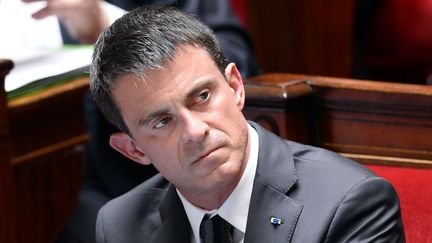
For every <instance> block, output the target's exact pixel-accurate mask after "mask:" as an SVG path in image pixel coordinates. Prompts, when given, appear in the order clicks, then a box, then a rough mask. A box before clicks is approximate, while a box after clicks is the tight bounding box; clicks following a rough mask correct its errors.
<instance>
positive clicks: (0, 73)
mask: <svg viewBox="0 0 432 243" xmlns="http://www.w3.org/2000/svg"><path fill="white" fill-rule="evenodd" d="M11 69H12V62H10V61H8V60H1V59H0V85H1V87H2V88H0V215H1V216H0V242H16V237H17V235H16V221H15V219H16V218H15V217H14V215H13V212H14V211H15V208H14V205H15V200H14V185H13V170H12V164H11V145H10V134H9V119H8V117H9V114H8V109H7V105H6V93H5V92H4V80H5V79H4V77H5V76H6V75H7V74H8V73H9V71H10V70H11Z"/></svg>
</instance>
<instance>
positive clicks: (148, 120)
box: [138, 109, 169, 127]
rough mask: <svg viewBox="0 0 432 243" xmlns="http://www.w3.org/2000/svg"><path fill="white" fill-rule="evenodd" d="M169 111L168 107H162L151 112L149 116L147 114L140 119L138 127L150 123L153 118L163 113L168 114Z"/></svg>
mask: <svg viewBox="0 0 432 243" xmlns="http://www.w3.org/2000/svg"><path fill="white" fill-rule="evenodd" d="M168 112H169V110H168V109H162V110H158V111H155V112H152V113H150V114H149V115H148V116H146V117H145V118H141V119H140V120H139V121H138V127H143V126H146V125H148V124H149V123H150V122H151V121H152V120H153V119H155V118H156V117H158V116H160V115H163V114H167V113H168Z"/></svg>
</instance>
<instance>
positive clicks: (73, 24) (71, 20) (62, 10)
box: [22, 0, 109, 44]
mask: <svg viewBox="0 0 432 243" xmlns="http://www.w3.org/2000/svg"><path fill="white" fill-rule="evenodd" d="M22 1H23V2H35V1H40V0H22ZM46 2H47V5H46V7H44V8H42V9H40V10H39V11H37V12H35V13H33V15H32V17H33V18H35V19H42V18H45V17H48V16H51V15H56V16H57V17H58V18H59V19H60V21H61V22H62V23H63V24H64V25H65V27H66V28H67V30H68V31H69V33H70V35H71V36H72V37H74V38H76V39H77V40H79V41H81V42H83V43H89V44H92V43H94V42H95V41H96V40H97V38H98V36H99V34H100V33H101V32H102V31H103V30H104V29H105V28H106V27H108V26H109V19H108V16H107V13H106V12H105V10H104V8H103V6H102V3H101V1H100V0H46Z"/></svg>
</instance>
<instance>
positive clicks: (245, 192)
mask: <svg viewBox="0 0 432 243" xmlns="http://www.w3.org/2000/svg"><path fill="white" fill-rule="evenodd" d="M247 125H248V135H249V138H250V143H251V144H250V150H249V158H248V161H247V164H246V168H245V171H244V173H243V175H242V177H241V178H240V181H239V183H238V184H237V186H236V187H235V188H234V190H233V191H232V193H231V194H230V195H229V197H228V198H227V200H225V202H224V203H223V204H222V206H221V207H220V208H219V209H215V210H212V211H207V210H203V209H201V208H199V207H197V206H195V205H193V204H192V203H190V202H189V201H188V200H187V199H186V198H185V197H184V196H183V195H182V194H181V193H180V192H179V191H178V190H177V194H178V195H179V197H180V199H181V201H182V203H183V207H184V209H185V211H186V215H187V217H188V220H189V222H190V224H191V227H192V236H193V238H194V239H195V242H199V239H200V237H199V227H200V224H201V220H202V219H203V217H204V216H205V215H206V214H210V215H215V214H219V216H221V217H222V218H223V219H225V220H226V221H228V222H229V223H230V224H231V225H232V226H234V227H235V228H236V229H237V230H239V231H240V232H241V233H243V235H244V233H245V231H246V223H247V217H248V212H249V204H250V199H251V195H252V188H253V181H254V178H255V173H256V167H257V163H258V148H259V139H258V134H257V132H256V131H255V129H254V128H253V127H252V126H251V125H249V124H247ZM242 238H243V237H242Z"/></svg>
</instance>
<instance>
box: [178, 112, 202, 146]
mask: <svg viewBox="0 0 432 243" xmlns="http://www.w3.org/2000/svg"><path fill="white" fill-rule="evenodd" d="M181 117H182V120H183V124H184V127H183V131H182V133H181V139H182V142H183V143H188V142H200V141H202V140H203V139H204V138H205V136H206V135H207V134H208V130H209V127H208V125H207V123H206V122H204V121H203V120H202V118H201V117H200V116H199V114H196V113H195V112H193V111H183V112H181Z"/></svg>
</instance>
